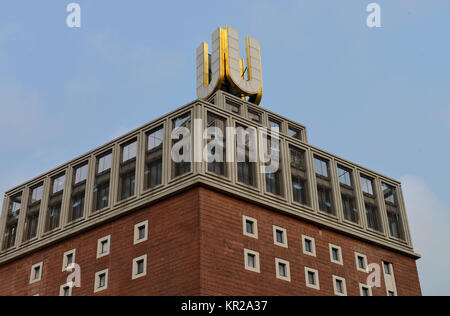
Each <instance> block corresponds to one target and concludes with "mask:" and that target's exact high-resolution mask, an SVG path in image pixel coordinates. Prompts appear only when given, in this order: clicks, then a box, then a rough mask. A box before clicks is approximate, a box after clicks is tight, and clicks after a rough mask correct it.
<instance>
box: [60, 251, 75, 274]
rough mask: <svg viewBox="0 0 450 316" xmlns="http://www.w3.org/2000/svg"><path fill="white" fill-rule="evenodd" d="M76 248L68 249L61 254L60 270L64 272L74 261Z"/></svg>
mask: <svg viewBox="0 0 450 316" xmlns="http://www.w3.org/2000/svg"><path fill="white" fill-rule="evenodd" d="M75 255H76V249H72V250H69V251H67V252H65V253H64V255H63V266H62V272H66V271H67V268H69V267H70V266H71V265H73V264H74V263H75Z"/></svg>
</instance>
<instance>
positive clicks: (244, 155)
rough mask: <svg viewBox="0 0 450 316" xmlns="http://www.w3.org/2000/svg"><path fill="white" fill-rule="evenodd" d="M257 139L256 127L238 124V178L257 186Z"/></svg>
mask: <svg viewBox="0 0 450 316" xmlns="http://www.w3.org/2000/svg"><path fill="white" fill-rule="evenodd" d="M256 139H257V133H256V129H254V128H246V127H244V126H242V125H236V153H237V178H238V179H237V180H238V182H240V183H243V184H246V185H249V186H253V187H256V168H257V164H256V162H257V161H256V159H257V158H256V156H255V157H254V156H253V155H254V153H255V152H256ZM252 149H255V151H254V152H253V151H252Z"/></svg>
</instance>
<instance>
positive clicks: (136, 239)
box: [134, 220, 148, 245]
mask: <svg viewBox="0 0 450 316" xmlns="http://www.w3.org/2000/svg"><path fill="white" fill-rule="evenodd" d="M142 226H145V237H144V238H142V239H139V228H140V227H142ZM147 240H148V220H146V221H143V222H140V223H137V224H136V225H134V244H135V245H137V244H140V243H143V242H145V241H147Z"/></svg>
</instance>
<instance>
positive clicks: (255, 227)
mask: <svg viewBox="0 0 450 316" xmlns="http://www.w3.org/2000/svg"><path fill="white" fill-rule="evenodd" d="M247 221H251V222H253V234H251V233H248V232H247ZM242 226H243V233H244V236H248V237H251V238H255V239H258V220H256V219H255V218H252V217H249V216H245V215H243V216H242Z"/></svg>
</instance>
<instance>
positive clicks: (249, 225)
mask: <svg viewBox="0 0 450 316" xmlns="http://www.w3.org/2000/svg"><path fill="white" fill-rule="evenodd" d="M245 223H246V229H247V233H249V234H253V233H254V229H253V225H254V223H253V222H252V221H250V220H246V222H245Z"/></svg>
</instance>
